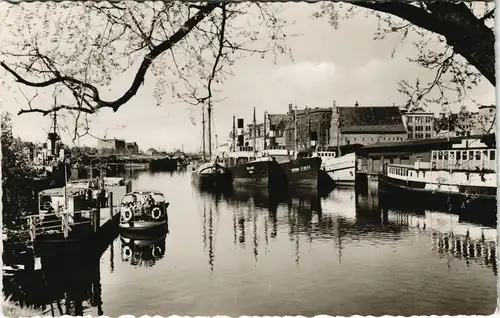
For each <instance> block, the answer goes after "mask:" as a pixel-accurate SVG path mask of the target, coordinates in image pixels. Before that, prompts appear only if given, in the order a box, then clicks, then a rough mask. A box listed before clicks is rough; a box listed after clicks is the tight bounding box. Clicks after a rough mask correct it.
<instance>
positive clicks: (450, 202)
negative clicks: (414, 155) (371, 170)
mask: <svg viewBox="0 0 500 318" xmlns="http://www.w3.org/2000/svg"><path fill="white" fill-rule="evenodd" d="M426 186H427V187H426ZM442 187H443V189H442V190H437V189H429V187H428V183H427V182H423V181H405V180H399V179H396V178H392V177H390V176H388V175H386V174H385V173H383V172H380V173H379V174H378V191H379V193H380V194H381V196H382V199H390V200H391V201H399V202H412V204H415V205H419V204H422V205H425V206H426V207H427V208H435V209H438V210H441V211H449V210H450V209H465V210H471V209H472V210H479V211H483V212H487V213H491V212H493V213H496V211H497V207H496V205H497V198H496V188H493V187H481V186H461V187H459V189H460V191H459V192H456V191H449V190H447V189H448V185H443V186H442Z"/></svg>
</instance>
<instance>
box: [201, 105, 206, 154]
mask: <svg viewBox="0 0 500 318" xmlns="http://www.w3.org/2000/svg"><path fill="white" fill-rule="evenodd" d="M201 123H202V125H203V137H202V139H203V141H202V143H203V161H205V160H206V158H205V108H204V107H203V105H202V106H201Z"/></svg>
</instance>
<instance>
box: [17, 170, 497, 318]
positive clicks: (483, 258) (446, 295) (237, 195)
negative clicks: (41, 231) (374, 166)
mask: <svg viewBox="0 0 500 318" xmlns="http://www.w3.org/2000/svg"><path fill="white" fill-rule="evenodd" d="M133 183H134V185H133V187H134V188H154V189H158V190H159V191H162V192H163V193H165V194H166V195H167V196H168V199H169V201H170V202H171V207H172V209H170V210H169V212H170V213H169V222H170V227H171V233H169V234H168V245H169V246H168V255H167V253H158V254H156V252H155V255H164V256H162V258H154V256H153V249H152V247H153V246H155V244H156V243H155V242H157V240H156V239H158V238H153V239H152V238H140V239H137V238H129V241H127V242H122V237H118V239H117V240H115V242H114V245H111V246H110V247H109V248H108V250H107V251H106V252H105V253H104V255H103V260H105V262H106V265H105V266H103V267H101V269H100V271H101V273H100V275H101V284H102V294H103V299H104V301H105V308H104V311H105V312H106V314H107V315H108V316H112V317H114V316H120V315H123V314H131V315H135V316H141V315H146V314H149V315H155V314H158V315H162V316H168V315H174V314H177V315H188V316H198V315H204V316H212V315H217V314H222V315H227V316H241V315H248V316H252V315H255V316H265V315H271V316H272V315H275V316H286V315H290V314H291V313H294V314H299V315H303V316H315V315H320V314H327V315H340V316H350V315H353V314H361V315H374V316H381V315H385V314H389V315H404V316H410V315H412V314H418V315H433V314H439V315H456V314H471V315H472V314H489V313H491V311H492V310H494V307H495V299H496V293H495V275H496V273H497V270H496V267H497V265H496V260H495V257H494V255H495V253H496V244H495V238H496V229H495V228H494V226H493V227H491V226H488V225H483V224H478V223H476V222H473V221H471V220H468V219H467V221H465V220H466V219H465V218H464V217H463V215H458V214H450V213H446V212H440V211H430V210H426V209H421V208H414V207H409V208H402V207H397V206H393V205H391V204H390V202H389V203H386V202H383V200H379V197H378V195H377V192H376V191H368V192H367V193H365V194H364V195H357V194H356V193H355V192H354V191H353V190H348V189H345V190H342V189H336V190H334V191H332V192H331V193H329V194H328V195H327V196H320V195H318V194H317V193H314V192H311V191H295V192H293V191H292V192H288V193H279V194H274V193H268V192H267V191H265V190H263V189H257V188H253V189H252V188H237V189H230V191H219V192H218V193H212V192H210V191H206V190H203V191H200V190H199V189H198V188H196V187H193V185H192V184H191V180H190V175H189V173H187V174H186V173H185V172H182V173H174V174H172V175H170V174H168V173H163V174H142V175H140V176H139V177H138V178H137V179H136V180H134V181H133ZM136 241H147V242H146V243H147V244H142V246H141V244H136V243H135V242H136ZM165 241H166V237H165V238H164V239H163V242H162V240H160V243H161V244H160V250H161V246H165V245H166V243H165ZM124 246H128V247H129V248H130V251H129V252H127V253H125V252H124V251H123V247H124ZM134 253H137V254H139V255H138V256H136V257H135V260H134V261H133V260H132V259H133V258H134V256H133V255H134ZM123 254H127V255H128V257H129V258H126V261H125V262H124V261H122V256H123ZM167 258H168V261H167ZM108 259H109V261H108ZM148 259H149V260H152V259H155V262H154V266H151V262H150V263H149V265H150V266H149V267H148V266H146V265H145V264H148ZM144 260H146V261H144ZM132 261H133V262H134V264H135V265H133V264H132ZM131 264H132V265H131ZM75 275H77V274H75ZM39 279H40V280H41V281H43V279H42V278H41V277H40V278H39ZM27 281H29V282H34V281H36V280H35V278H31V279H29V280H27ZM165 282H168V284H165ZM137 284H139V285H140V286H141V287H140V289H141V292H137V291H138V290H137V287H134V286H137ZM96 286H97V285H96ZM193 286H195V287H194V288H193ZM23 288H24V289H25V290H28V289H29V287H28V286H27V284H25V285H23ZM11 289H12V288H11ZM87 290H88V288H87ZM401 290H403V291H404V293H402V292H401ZM464 290H466V291H467V290H472V291H474V292H472V293H465V294H464ZM94 293H95V294H98V293H99V291H98V288H96V291H95V292H94ZM464 296H465V297H466V301H464ZM73 298H74V299H82V296H81V295H80V298H78V297H76V296H73ZM61 299H62V298H61ZM353 299H355V300H356V301H353ZM47 303H49V302H47ZM87 303H88V301H87V302H85V301H83V302H82V304H83V308H84V309H83V311H84V312H86V314H88V313H89V311H90V310H86V309H85V308H86V307H85V306H88V304H87ZM94 303H95V304H97V303H99V302H98V301H97V302H94ZM388 303H390V304H391V306H387V304H388ZM64 304H65V303H64V301H63V302H61V305H62V307H63V312H64ZM91 310H92V311H93V314H94V315H97V313H96V310H97V307H92V306H91ZM101 310H102V308H101ZM49 311H50V309H49ZM55 311H56V313H57V305H56V306H55ZM77 311H81V309H78V310H77ZM49 314H50V313H49Z"/></svg>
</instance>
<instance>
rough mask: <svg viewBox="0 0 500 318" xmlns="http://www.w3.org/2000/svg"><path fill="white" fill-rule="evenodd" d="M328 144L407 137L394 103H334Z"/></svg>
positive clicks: (368, 141) (364, 142)
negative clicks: (366, 104)
mask: <svg viewBox="0 0 500 318" xmlns="http://www.w3.org/2000/svg"><path fill="white" fill-rule="evenodd" d="M331 127H332V129H331V130H330V146H334V147H336V146H343V145H350V144H361V145H369V144H374V143H378V142H401V141H404V140H406V139H407V132H406V129H405V127H404V124H403V119H402V117H401V112H400V110H399V108H398V107H396V106H359V103H358V102H356V103H355V105H354V106H334V107H333V112H332V117H331Z"/></svg>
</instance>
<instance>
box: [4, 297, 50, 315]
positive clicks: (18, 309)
mask: <svg viewBox="0 0 500 318" xmlns="http://www.w3.org/2000/svg"><path fill="white" fill-rule="evenodd" d="M2 314H3V316H4V317H12V318H13V317H36V316H38V317H43V316H44V313H43V312H42V311H41V310H38V309H35V308H30V307H22V306H21V305H19V304H18V303H15V302H13V301H11V300H10V299H9V298H7V299H6V298H5V296H3V300H2Z"/></svg>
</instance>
